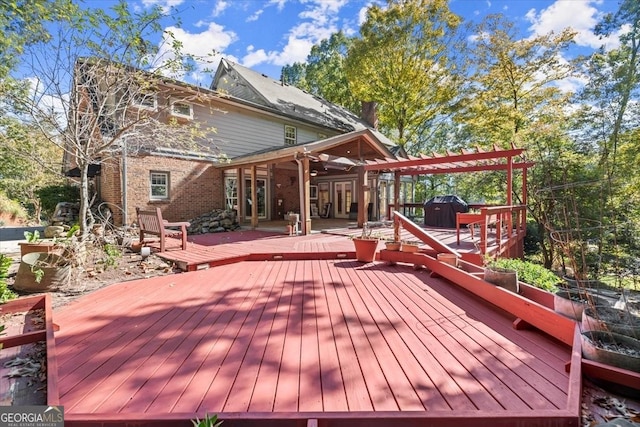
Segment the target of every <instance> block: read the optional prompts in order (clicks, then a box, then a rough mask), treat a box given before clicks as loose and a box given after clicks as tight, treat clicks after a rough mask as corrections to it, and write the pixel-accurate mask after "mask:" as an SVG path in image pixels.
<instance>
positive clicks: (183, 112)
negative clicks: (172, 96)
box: [171, 102, 193, 119]
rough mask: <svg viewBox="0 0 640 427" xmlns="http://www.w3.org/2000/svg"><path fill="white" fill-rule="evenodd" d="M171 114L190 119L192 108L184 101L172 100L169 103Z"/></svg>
mask: <svg viewBox="0 0 640 427" xmlns="http://www.w3.org/2000/svg"><path fill="white" fill-rule="evenodd" d="M171 114H172V115H174V116H178V117H186V118H188V119H192V118H193V108H191V104H187V103H186V102H174V103H173V104H171Z"/></svg>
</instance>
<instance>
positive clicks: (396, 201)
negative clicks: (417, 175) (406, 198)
mask: <svg viewBox="0 0 640 427" xmlns="http://www.w3.org/2000/svg"><path fill="white" fill-rule="evenodd" d="M393 208H394V210H396V211H397V210H398V209H400V171H399V170H396V171H395V172H394V173H393ZM393 241H394V242H399V241H400V221H396V220H395V219H394V220H393Z"/></svg>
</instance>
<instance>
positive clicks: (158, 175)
mask: <svg viewBox="0 0 640 427" xmlns="http://www.w3.org/2000/svg"><path fill="white" fill-rule="evenodd" d="M149 183H150V184H151V185H150V187H151V191H150V198H151V200H167V199H168V198H169V172H151V173H150V174H149Z"/></svg>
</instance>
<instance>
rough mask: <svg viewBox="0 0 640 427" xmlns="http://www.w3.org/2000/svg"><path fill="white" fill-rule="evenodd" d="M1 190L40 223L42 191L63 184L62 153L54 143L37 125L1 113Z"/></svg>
mask: <svg viewBox="0 0 640 427" xmlns="http://www.w3.org/2000/svg"><path fill="white" fill-rule="evenodd" d="M0 128H1V129H2V130H1V131H0V189H2V190H4V192H5V193H6V194H7V196H9V198H11V199H13V200H20V201H22V204H23V206H24V207H25V208H27V209H29V210H30V211H31V212H32V214H33V217H34V219H35V220H36V221H37V222H39V221H40V216H41V209H42V206H41V202H40V199H39V197H38V195H37V193H38V191H39V189H41V188H43V187H45V186H47V185H51V184H59V183H61V182H62V180H63V177H62V174H61V173H60V171H61V169H62V150H61V149H60V148H58V147H56V146H55V145H52V144H50V143H49V142H48V141H47V140H46V139H45V138H43V137H42V135H41V134H40V133H39V131H38V130H37V129H36V128H35V126H33V125H29V124H25V123H21V122H19V121H18V120H17V119H16V118H15V117H2V115H1V113H0Z"/></svg>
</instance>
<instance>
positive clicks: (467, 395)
mask: <svg viewBox="0 0 640 427" xmlns="http://www.w3.org/2000/svg"><path fill="white" fill-rule="evenodd" d="M328 241H331V239H328ZM267 244H268V245H275V243H274V242H268V243H267ZM276 246H277V245H276ZM303 246H304V245H303ZM313 247H318V246H317V245H315V244H314V246H313ZM307 249H308V247H306V248H305V250H307ZM322 249H323V250H327V249H330V244H329V246H328V247H324V248H322ZM110 298H113V301H115V305H113V306H110V304H109V301H110ZM55 320H56V323H59V324H60V326H61V329H60V331H59V332H58V333H57V334H56V340H57V347H58V349H59V351H58V354H59V356H58V362H59V378H60V379H59V381H60V402H61V404H63V405H65V411H66V415H67V414H68V415H69V416H71V417H73V416H74V415H76V416H82V414H85V415H86V414H113V413H120V414H123V415H126V414H159V413H160V414H163V413H164V414H170V413H174V414H183V413H184V414H200V415H202V414H204V413H205V412H208V413H220V414H225V413H236V412H237V413H243V412H250V413H271V412H273V413H276V414H278V413H322V412H326V413H358V412H360V411H364V412H365V413H366V412H369V411H378V412H382V413H385V414H389V413H394V414H397V413H402V412H405V411H406V412H407V413H409V414H410V413H421V411H427V412H437V413H441V414H446V413H450V414H452V416H453V414H461V413H465V414H466V413H470V414H473V413H478V414H484V416H488V415H487V414H492V413H504V414H509V413H514V414H530V415H531V416H534V415H535V414H536V413H540V412H541V411H551V410H563V409H565V408H566V405H567V393H568V390H567V388H568V374H567V373H566V372H564V363H565V362H566V361H568V360H569V358H570V348H568V347H567V346H564V345H562V344H561V343H559V342H557V341H554V340H553V339H551V338H550V337H548V336H546V335H544V334H542V333H540V332H537V331H532V330H515V329H514V328H513V327H512V321H513V318H512V316H509V315H507V314H506V313H504V312H501V311H500V310H497V309H496V308H495V307H493V306H490V305H488V304H483V303H480V302H479V301H477V299H476V298H475V297H474V296H473V295H472V294H470V293H469V292H467V291H464V290H461V289H459V288H457V287H455V286H453V285H452V284H451V283H449V282H447V281H445V280H442V279H437V278H433V277H431V276H430V275H429V273H428V272H427V271H425V270H414V269H411V268H409V267H407V266H400V265H396V266H390V265H386V264H383V263H368V264H362V263H357V262H355V261H352V260H346V259H338V260H336V259H333V260H331V259H327V260H302V261H295V260H292V261H268V262H267V261H245V262H240V263H236V264H228V265H223V266H218V267H213V268H211V269H209V270H203V271H197V272H192V273H183V274H180V275H177V276H162V277H157V278H152V279H147V280H144V281H135V282H128V283H125V284H118V285H113V286H110V287H107V288H105V289H102V290H100V291H97V292H95V293H92V294H90V295H87V296H85V297H83V298H80V299H79V300H77V301H76V302H75V303H74V304H70V305H69V306H67V307H61V308H60V309H58V310H57V312H56V313H55Z"/></svg>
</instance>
